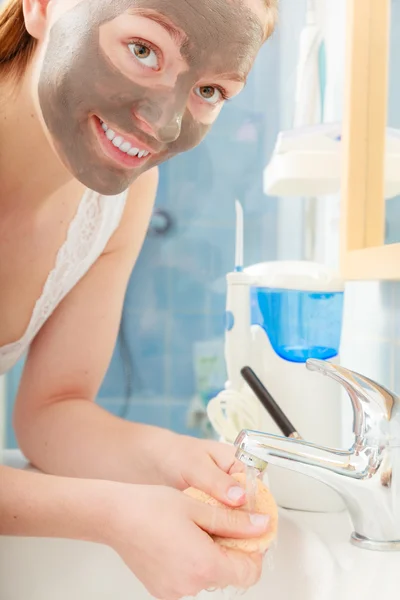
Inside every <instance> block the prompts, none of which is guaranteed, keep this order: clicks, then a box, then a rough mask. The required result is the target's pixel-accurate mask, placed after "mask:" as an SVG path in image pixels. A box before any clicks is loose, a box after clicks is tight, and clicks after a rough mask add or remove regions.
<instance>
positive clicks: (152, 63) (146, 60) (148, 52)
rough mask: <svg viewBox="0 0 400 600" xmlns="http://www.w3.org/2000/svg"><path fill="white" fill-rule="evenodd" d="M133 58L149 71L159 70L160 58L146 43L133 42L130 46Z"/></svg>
mask: <svg viewBox="0 0 400 600" xmlns="http://www.w3.org/2000/svg"><path fill="white" fill-rule="evenodd" d="M128 48H129V50H130V51H131V52H132V54H133V56H134V57H135V58H136V59H137V60H138V61H139V62H141V63H142V64H143V65H144V66H145V67H148V68H149V69H158V68H159V64H158V56H157V54H156V52H155V51H154V50H153V49H152V48H150V47H149V46H147V45H146V44H144V43H140V42H133V43H132V44H129V45H128Z"/></svg>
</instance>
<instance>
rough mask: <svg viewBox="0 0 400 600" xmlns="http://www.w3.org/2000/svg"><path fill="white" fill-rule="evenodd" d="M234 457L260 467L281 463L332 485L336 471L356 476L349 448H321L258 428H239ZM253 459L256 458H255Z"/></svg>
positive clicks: (249, 464) (333, 485)
mask: <svg viewBox="0 0 400 600" xmlns="http://www.w3.org/2000/svg"><path fill="white" fill-rule="evenodd" d="M235 446H236V447H237V457H238V458H240V460H241V461H242V462H245V463H246V464H248V466H255V467H256V468H257V463H258V465H259V466H258V468H259V470H263V469H262V467H261V466H260V465H263V467H264V468H266V466H267V464H268V463H270V464H271V465H275V466H277V467H284V468H286V469H289V470H291V471H296V472H297V473H301V474H303V475H308V476H310V477H313V478H315V479H318V480H319V481H323V482H324V483H326V484H327V485H330V486H331V487H334V488H335V489H336V488H337V485H336V484H335V482H336V478H337V475H347V476H350V477H355V476H356V473H357V469H356V467H355V465H353V464H352V462H351V457H352V452H351V451H345V450H336V449H330V448H323V447H320V446H317V445H315V444H310V443H308V442H305V441H303V440H298V439H292V438H285V437H281V436H278V435H273V434H269V433H262V432H258V431H248V430H244V431H242V432H241V433H240V434H239V436H238V438H237V439H236V442H235ZM255 459H256V460H255Z"/></svg>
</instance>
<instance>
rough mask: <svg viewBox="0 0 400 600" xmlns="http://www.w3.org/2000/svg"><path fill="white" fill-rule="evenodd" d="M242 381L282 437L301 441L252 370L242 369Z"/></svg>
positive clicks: (293, 427)
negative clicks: (258, 401)
mask: <svg viewBox="0 0 400 600" xmlns="http://www.w3.org/2000/svg"><path fill="white" fill-rule="evenodd" d="M241 374H242V377H243V379H244V380H245V381H246V383H247V384H248V386H249V387H250V389H251V390H253V392H254V394H255V395H256V396H257V398H258V399H259V400H260V402H261V404H262V405H263V407H264V408H265V409H266V411H267V412H268V413H269V415H270V417H271V419H272V420H273V421H274V422H275V423H276V425H277V427H279V429H280V430H281V431H282V433H283V435H284V436H285V437H288V438H293V439H301V436H300V434H299V433H298V432H297V430H296V428H295V426H294V425H293V424H292V423H291V422H290V421H289V419H288V417H287V416H286V415H285V413H284V412H283V410H282V409H281V407H280V406H279V405H278V404H277V403H276V402H275V400H274V399H273V397H272V396H271V394H270V393H269V391H268V390H267V388H266V387H265V385H264V384H263V383H262V381H260V379H259V378H258V377H257V375H256V374H255V373H254V371H253V369H251V368H250V367H244V368H243V369H242V370H241Z"/></svg>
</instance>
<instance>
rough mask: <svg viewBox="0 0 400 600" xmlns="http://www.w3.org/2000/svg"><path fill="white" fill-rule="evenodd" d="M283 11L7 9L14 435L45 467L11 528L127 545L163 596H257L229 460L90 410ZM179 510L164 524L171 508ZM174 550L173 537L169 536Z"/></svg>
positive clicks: (8, 477)
mask: <svg viewBox="0 0 400 600" xmlns="http://www.w3.org/2000/svg"><path fill="white" fill-rule="evenodd" d="M274 5H275V0H176V1H174V2H168V3H167V2H165V0H113V1H112V2H110V0H9V1H8V3H7V4H6V5H5V7H4V8H3V11H2V13H0V98H1V100H0V181H1V192H0V228H1V229H0V231H1V234H0V256H1V257H2V259H1V260H0V288H1V290H2V294H1V297H0V314H1V325H0V372H5V371H6V370H7V369H9V368H11V367H12V366H13V365H14V364H15V362H16V361H17V360H18V359H19V358H20V356H21V355H22V354H23V352H24V351H25V350H26V349H27V348H28V347H29V354H28V359H27V362H26V366H25V369H24V373H23V377H22V381H21V385H20V390H19V393H18V398H17V402H16V409H15V416H14V425H15V430H16V434H17V438H18V442H19V445H20V447H21V449H22V450H23V452H24V453H25V455H26V456H27V458H28V459H29V460H30V461H31V462H32V463H33V464H34V465H35V466H36V467H37V468H38V469H40V470H41V471H43V472H44V473H46V475H39V474H35V473H28V472H17V471H14V470H12V469H8V468H5V467H0V478H1V480H2V481H1V490H2V492H1V495H0V515H1V517H0V534H3V535H24V536H45V537H53V536H54V537H65V538H75V539H82V540H92V541H95V542H99V543H105V544H108V545H109V546H111V547H112V548H114V549H115V550H116V551H117V552H118V553H119V554H120V556H121V557H122V558H123V559H124V560H125V561H126V563H127V564H128V566H129V567H130V568H131V569H132V571H133V572H134V573H135V575H136V576H137V577H138V578H139V579H140V580H141V581H142V582H143V583H144V585H145V586H146V587H147V588H148V589H149V591H150V592H151V593H152V594H153V595H154V596H156V597H160V598H164V599H167V600H168V599H170V598H171V599H172V598H177V597H181V596H184V595H195V594H197V593H198V592H199V591H200V590H202V589H205V588H210V587H225V586H228V585H237V586H239V587H247V586H250V585H252V584H253V583H254V582H255V581H256V580H257V579H258V577H259V574H260V569H261V559H260V557H248V558H246V557H244V556H240V555H236V554H235V553H228V552H223V551H222V550H221V549H220V548H219V547H217V546H216V545H215V544H214V543H213V542H212V539H211V537H210V536H209V535H208V534H214V533H215V534H219V535H227V536H234V535H235V536H239V537H253V536H254V535H257V534H262V533H263V532H264V531H265V529H266V528H267V527H268V523H267V520H266V519H264V518H263V517H261V516H259V515H250V516H249V515H246V514H245V513H242V512H240V511H233V510H229V508H227V509H226V510H219V511H216V510H212V509H211V507H208V506H204V505H200V504H198V503H196V502H194V501H192V500H191V499H189V498H187V497H185V496H184V495H183V494H181V492H180V490H182V489H184V488H185V487H187V486H195V487H197V488H200V489H202V490H204V491H205V492H210V493H212V494H213V495H214V496H216V497H217V498H218V499H220V500H221V501H222V502H224V503H225V504H226V506H227V507H235V506H240V505H241V504H243V503H244V502H245V497H244V490H243V489H241V488H238V487H237V484H236V483H235V480H234V479H233V478H232V477H231V474H232V473H233V472H235V471H237V470H238V469H240V468H241V467H240V465H239V464H238V463H237V462H236V461H235V458H234V452H233V450H232V449H231V448H229V447H227V446H225V445H220V444H217V443H214V442H210V441H199V440H193V439H191V438H187V437H183V436H178V435H175V434H173V433H171V432H168V431H164V430H161V429H158V428H155V427H148V426H144V425H139V424H133V423H128V422H125V421H122V420H119V419H117V418H115V417H113V416H112V415H110V414H108V413H106V412H105V411H103V410H102V409H101V408H99V407H98V406H97V405H96V404H95V403H94V402H93V400H94V399H95V397H96V394H97V392H98V389H99V386H100V385H101V381H102V378H103V376H104V374H105V372H106V370H107V367H108V364H109V361H110V358H111V354H112V351H113V348H114V344H115V341H116V335H117V330H118V324H119V320H120V316H121V309H122V304H123V299H124V293H125V289H126V285H127V282H128V279H129V276H130V273H131V270H132V268H133V265H134V264H135V261H136V259H137V256H138V253H139V251H140V248H141V245H142V242H143V239H144V236H145V233H146V229H147V227H148V223H149V219H150V215H151V213H152V209H153V204H154V200H155V195H156V189H157V170H156V167H157V165H158V164H160V163H161V162H163V161H165V160H167V159H169V158H170V157H173V156H175V155H176V154H178V153H180V152H184V151H186V150H189V149H190V148H193V147H194V146H196V145H197V144H198V143H199V142H200V141H201V140H202V139H203V138H204V136H205V135H206V133H207V132H208V130H209V129H210V127H211V126H212V124H213V122H214V121H215V119H216V118H217V116H218V113H219V112H220V110H221V108H222V106H223V104H224V102H225V100H226V99H227V98H230V97H232V96H234V95H236V94H237V93H239V92H240V90H241V89H242V88H243V86H244V83H245V79H246V76H247V75H248V72H249V70H250V68H251V66H252V63H253V61H254V59H255V57H256V54H257V52H258V50H259V49H260V47H261V45H262V43H263V42H264V40H265V39H266V38H267V37H268V36H269V35H270V33H271V32H272V29H273V25H274V19H275V12H276V10H275V8H276V7H274ZM163 510H165V511H166V517H167V518H162V517H161V512H162V511H163ZM172 540H173V543H172Z"/></svg>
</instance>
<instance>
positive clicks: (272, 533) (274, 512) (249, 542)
mask: <svg viewBox="0 0 400 600" xmlns="http://www.w3.org/2000/svg"><path fill="white" fill-rule="evenodd" d="M233 477H234V478H235V479H236V481H238V482H239V484H240V485H241V486H242V487H243V488H245V487H246V475H245V474H244V473H235V474H234V475H233ZM185 494H187V495H188V496H190V497H191V498H194V499H195V500H199V501H200V502H204V503H205V504H210V505H211V506H220V507H225V508H226V505H224V504H222V503H221V502H219V501H218V500H215V498H212V497H211V496H209V495H208V494H206V493H205V492H201V491H200V490H196V489H195V488H189V489H187V490H186V491H185ZM234 510H244V511H249V505H248V503H246V504H245V505H244V506H241V507H239V508H236V509H234ZM252 512H253V513H260V514H265V515H269V516H270V519H271V520H270V524H269V528H268V531H267V532H266V533H264V534H263V535H262V536H260V537H257V538H251V539H248V538H247V539H233V538H225V537H219V536H214V540H215V541H216V542H217V543H218V544H220V545H221V546H224V547H225V548H231V549H234V550H241V551H242V552H247V553H250V554H252V553H254V552H260V553H264V552H265V551H266V550H268V548H269V547H270V546H271V544H272V542H273V541H274V539H275V538H276V535H277V531H278V507H277V505H276V502H275V500H274V498H273V496H272V494H271V492H270V491H269V489H268V488H267V487H266V486H265V485H264V484H263V483H262V481H260V480H259V479H256V492H255V498H254V500H253V505H252Z"/></svg>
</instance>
